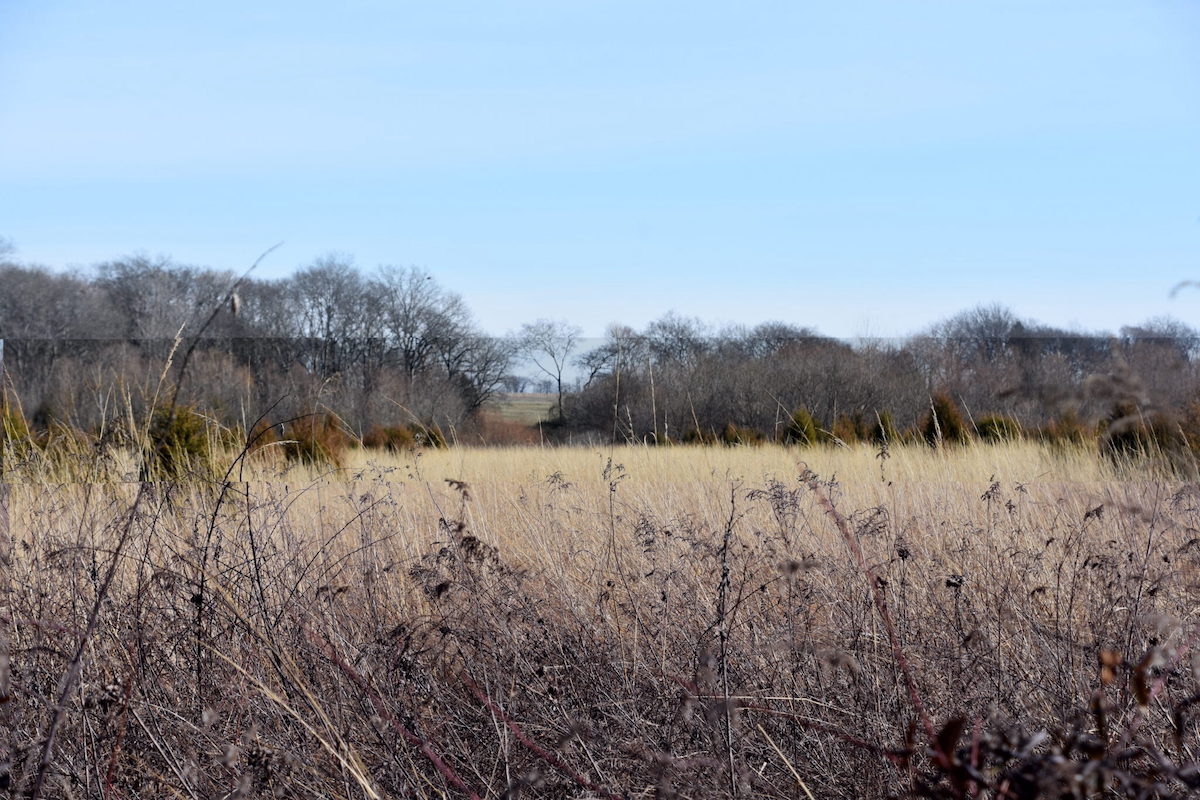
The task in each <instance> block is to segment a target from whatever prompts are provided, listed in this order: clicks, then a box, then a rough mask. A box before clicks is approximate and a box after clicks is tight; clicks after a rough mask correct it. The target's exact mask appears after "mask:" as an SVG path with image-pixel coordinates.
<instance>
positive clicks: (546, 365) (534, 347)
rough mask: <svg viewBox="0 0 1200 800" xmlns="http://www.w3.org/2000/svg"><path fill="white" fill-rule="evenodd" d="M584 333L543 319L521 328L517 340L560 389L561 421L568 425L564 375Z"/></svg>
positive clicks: (577, 328) (521, 349)
mask: <svg viewBox="0 0 1200 800" xmlns="http://www.w3.org/2000/svg"><path fill="white" fill-rule="evenodd" d="M582 335H583V330H582V329H581V328H580V327H579V326H578V325H572V324H571V323H569V322H565V321H557V320H550V319H539V320H538V321H537V322H530V323H526V324H525V325H522V326H521V332H520V334H519V335H518V337H517V341H518V343H519V344H518V347H519V349H520V351H521V353H522V354H523V355H524V356H525V357H526V358H528V359H529V360H530V361H532V362H533V364H534V366H536V367H537V368H538V369H539V370H541V371H542V372H543V373H545V374H546V375H547V376H548V377H549V378H550V379H551V380H553V381H554V384H555V386H556V387H557V388H558V421H559V422H564V421H566V418H567V414H566V409H565V408H564V407H563V372H565V371H566V368H567V364H568V363H569V361H568V360H569V359H570V357H571V353H572V352H573V351H574V350H575V346H576V345H577V344H578V343H579V337H580V336H582Z"/></svg>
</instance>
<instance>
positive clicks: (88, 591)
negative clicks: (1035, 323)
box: [0, 443, 1200, 798]
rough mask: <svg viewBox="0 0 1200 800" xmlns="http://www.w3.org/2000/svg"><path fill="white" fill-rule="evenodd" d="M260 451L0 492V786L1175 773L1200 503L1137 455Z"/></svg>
mask: <svg viewBox="0 0 1200 800" xmlns="http://www.w3.org/2000/svg"><path fill="white" fill-rule="evenodd" d="M278 450H279V448H272V447H267V448H266V449H265V450H263V451H262V452H260V453H258V454H255V455H253V456H251V457H249V458H246V459H243V460H241V461H238V462H236V463H235V462H234V461H233V459H234V458H235V455H236V454H233V453H229V454H227V455H226V456H224V457H223V459H224V460H222V459H217V460H218V462H219V463H218V465H217V466H218V467H219V468H218V469H216V470H214V472H213V474H214V475H216V476H217V477H216V478H214V479H207V480H199V479H196V480H184V481H179V482H174V483H166V482H160V483H147V484H141V483H138V482H137V481H136V480H134V478H136V474H137V471H136V465H135V463H134V459H133V457H132V455H131V454H117V455H113V456H111V457H110V460H109V462H108V463H106V464H105V465H104V466H103V469H101V468H100V467H97V466H95V465H93V466H92V467H91V469H92V472H91V474H93V475H96V476H101V475H102V476H104V480H101V481H96V482H87V481H80V480H77V479H76V478H77V477H78V476H79V475H86V474H89V473H88V469H87V468H85V467H83V466H80V465H75V466H73V467H69V468H68V467H66V466H63V465H58V466H55V465H49V464H47V465H44V470H43V471H42V472H41V473H40V474H39V473H37V472H36V471H33V470H28V471H26V472H24V473H21V475H22V478H21V480H20V481H17V482H13V483H10V484H8V485H6V486H5V491H6V494H7V497H6V500H7V532H8V536H9V541H10V542H11V549H10V550H9V552H8V556H7V561H6V565H5V570H6V571H5V578H6V582H5V585H4V595H3V598H2V600H0V605H2V609H0V621H2V622H3V625H4V629H5V632H6V637H7V638H6V648H7V657H8V665H9V666H8V669H7V672H6V673H5V674H4V675H3V676H2V680H3V681H4V684H5V685H4V686H0V695H5V696H9V697H11V698H12V701H11V702H8V703H5V704H3V705H0V715H3V716H2V717H0V729H7V731H8V733H7V734H6V736H7V743H6V747H7V748H8V749H7V750H6V751H5V752H6V755H5V756H4V759H0V761H3V763H5V764H6V765H7V766H6V767H5V769H7V770H8V772H7V775H8V778H7V780H8V781H9V783H8V785H9V786H12V787H17V788H19V789H20V791H24V792H28V791H29V790H30V788H31V787H32V786H33V785H35V784H37V785H41V786H43V787H48V788H43V789H41V791H42V793H43V796H68V794H73V795H74V796H89V797H109V796H114V797H115V796H129V797H133V796H138V797H142V796H181V797H215V796H224V797H233V796H238V797H251V796H270V795H274V796H289V797H301V796H303V797H315V796H321V797H443V796H464V797H467V796H479V797H502V796H503V797H513V796H517V795H518V794H522V795H529V796H554V797H560V796H606V797H650V796H662V797H666V796H680V797H700V796H714V795H744V796H769V797H776V796H778V797H807V796H814V797H846V798H850V797H883V796H888V795H896V796H900V795H903V794H905V793H915V794H916V795H917V796H938V797H943V796H964V797H965V796H970V795H969V794H967V793H965V792H966V790H965V789H964V788H962V787H963V786H965V783H963V781H966V780H967V778H966V777H963V776H964V775H968V774H969V776H970V781H971V782H972V785H973V786H974V789H973V790H972V791H973V792H974V793H975V795H977V796H989V797H1004V796H1012V797H1016V796H1036V795H1023V794H1019V793H1017V792H1016V788H1014V787H1017V786H1018V785H1020V780H1019V778H1020V775H1022V774H1024V772H1022V770H1024V771H1026V772H1027V771H1030V770H1032V771H1033V772H1034V773H1036V774H1038V775H1041V771H1045V772H1046V775H1044V776H1042V777H1041V778H1038V780H1042V779H1043V778H1044V779H1045V780H1046V781H1053V780H1057V779H1058V778H1056V777H1054V776H1059V775H1066V776H1067V778H1064V780H1073V778H1071V777H1070V776H1071V775H1074V774H1075V772H1072V770H1077V771H1078V770H1085V769H1091V770H1093V771H1094V770H1096V769H1099V767H1095V766H1094V765H1095V764H1100V765H1102V766H1103V767H1104V769H1106V770H1109V771H1110V773H1111V775H1110V777H1112V775H1118V773H1120V771H1121V770H1124V772H1123V773H1120V774H1123V775H1125V777H1127V778H1129V780H1143V779H1145V780H1150V779H1151V778H1152V779H1153V780H1161V781H1163V782H1164V785H1167V786H1183V785H1184V783H1182V782H1181V781H1184V780H1185V778H1181V777H1179V775H1176V774H1175V773H1173V772H1171V770H1172V769H1175V767H1176V766H1179V765H1185V764H1186V763H1187V762H1188V761H1189V757H1188V756H1187V753H1189V752H1190V746H1191V741H1192V740H1191V739H1190V737H1191V736H1192V735H1193V734H1194V732H1195V731H1194V726H1193V724H1192V723H1191V722H1189V721H1188V719H1187V718H1186V717H1181V718H1180V719H1181V720H1182V725H1183V727H1182V728H1179V729H1176V728H1174V727H1173V726H1174V723H1173V722H1171V709H1172V708H1174V707H1176V705H1177V704H1178V703H1179V702H1181V701H1184V700H1186V698H1188V697H1190V696H1191V695H1193V694H1194V693H1196V692H1197V689H1198V688H1200V687H1198V685H1197V682H1196V679H1195V677H1194V676H1193V673H1192V670H1191V668H1190V664H1191V662H1190V661H1189V656H1188V655H1187V646H1188V645H1189V644H1190V642H1191V630H1192V626H1193V624H1194V622H1195V618H1196V612H1197V606H1196V602H1195V598H1196V597H1197V596H1198V595H1197V594H1196V590H1197V583H1196V578H1197V565H1198V564H1200V538H1198V537H1200V492H1198V491H1197V490H1196V488H1195V487H1194V485H1191V484H1187V483H1183V482H1180V481H1178V480H1175V479H1173V478H1171V477H1170V476H1168V475H1167V474H1166V473H1164V472H1161V471H1160V470H1159V469H1158V468H1157V467H1155V466H1153V465H1152V464H1150V463H1149V462H1145V463H1138V462H1125V463H1121V464H1115V463H1113V462H1112V461H1111V460H1110V459H1106V458H1102V457H1100V456H1098V455H1096V454H1095V453H1094V452H1092V451H1090V450H1088V449H1085V448H1062V447H1048V446H1041V445H1036V444H1032V443H1012V444H1006V445H994V446H990V445H982V444H977V445H968V446H962V447H947V448H943V449H934V448H929V447H924V446H908V447H897V448H893V449H890V450H880V449H877V448H872V447H867V446H861V447H851V448H833V447H821V448H787V447H780V446H763V447H661V448H653V447H612V448H607V447H601V448H550V447H546V448H538V447H528V448H513V449H501V448H489V449H473V448H464V447H451V448H446V449H423V450H408V451H404V452H401V453H387V452H383V451H368V450H362V449H358V450H352V451H351V452H350V454H349V455H348V456H347V459H346V460H345V462H344V463H343V465H342V466H340V467H333V466H330V465H328V464H295V463H289V462H287V461H286V460H285V459H283V458H282V456H281V455H280V453H279V452H278ZM230 464H233V468H232V469H230V470H229V471H228V473H226V469H224V468H225V467H228V466H229V465H230ZM226 474H228V479H225V478H224V477H223V476H225V475H226ZM122 477H124V478H128V479H129V480H119V478H122ZM73 671H77V673H76V676H75V677H73V678H72V677H69V676H71V675H72V672H73ZM1156 682H1157V683H1156ZM1158 684H1161V685H1158ZM1155 686H1157V688H1154V687H1155ZM1152 692H1153V698H1151V693H1152ZM1100 712H1103V713H1102V714H1101V713H1100ZM1176 730H1177V732H1178V735H1177V736H1176V734H1175V733H1172V731H1176ZM955 731H957V733H955ZM927 733H929V734H930V736H929V738H926V734H927ZM933 734H939V735H933ZM1089 737H1090V738H1089ZM1089 742H1090V744H1089ZM1130 743H1136V744H1137V747H1139V748H1141V749H1140V750H1138V752H1137V753H1135V754H1131V752H1130V751H1129V750H1128V747H1129V746H1131V744H1130ZM1118 745H1121V746H1124V747H1125V748H1126V749H1125V750H1119V748H1118ZM1088 748H1091V749H1088ZM1181 748H1188V749H1186V750H1183V749H1181ZM1110 750H1111V751H1112V754H1111V756H1112V759H1113V760H1112V762H1111V764H1110V762H1109V761H1108V760H1107V759H1109V756H1110V752H1109V751H1110ZM1160 756H1161V758H1160ZM1155 759H1157V760H1155ZM1164 759H1165V760H1164ZM1063 764H1066V765H1068V766H1063ZM1089 764H1091V765H1093V766H1091V767H1089V766H1088V765H1089ZM1047 765H1056V766H1053V768H1051V766H1047ZM1071 765H1073V766H1071ZM1181 768H1182V767H1181ZM1089 774H1091V773H1089ZM1106 774H1109V773H1106ZM1146 775H1150V776H1151V777H1150V778H1145V776H1146ZM956 776H957V777H956ZM1047 776H1048V777H1047ZM1091 779H1092V778H1089V780H1091ZM1106 780H1107V778H1106ZM1112 780H1116V778H1115V777H1112ZM39 782H40V783H39ZM1039 785H1040V784H1039ZM1048 785H1049V784H1048ZM938 787H940V788H938ZM956 787H958V788H956ZM960 789H961V791H960ZM943 790H944V791H943ZM1010 790H1011V791H1010ZM937 792H943V793H941V794H938V793H937ZM946 792H949V793H946ZM954 792H958V794H955V793H954Z"/></svg>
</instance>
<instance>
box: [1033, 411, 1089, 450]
mask: <svg viewBox="0 0 1200 800" xmlns="http://www.w3.org/2000/svg"><path fill="white" fill-rule="evenodd" d="M1037 438H1038V439H1039V440H1041V441H1043V442H1046V443H1047V444H1052V445H1059V446H1079V445H1085V444H1088V443H1094V442H1095V440H1096V430H1095V428H1093V427H1092V426H1090V425H1088V424H1087V423H1085V422H1084V421H1083V420H1082V419H1080V417H1079V414H1078V413H1077V412H1076V411H1074V410H1068V411H1065V412H1063V413H1062V414H1060V415H1059V416H1057V417H1055V418H1054V419H1052V420H1050V421H1049V422H1048V423H1046V424H1045V425H1043V426H1042V427H1041V428H1040V429H1039V430H1038V432H1037Z"/></svg>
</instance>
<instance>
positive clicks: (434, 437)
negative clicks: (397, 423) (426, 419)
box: [412, 425, 448, 449]
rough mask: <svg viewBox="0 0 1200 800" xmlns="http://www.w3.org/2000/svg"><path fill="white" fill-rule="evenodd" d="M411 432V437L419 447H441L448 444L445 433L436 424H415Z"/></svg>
mask: <svg viewBox="0 0 1200 800" xmlns="http://www.w3.org/2000/svg"><path fill="white" fill-rule="evenodd" d="M412 433H413V439H414V440H415V441H416V443H417V444H418V445H419V446H421V447H433V448H437V449H441V448H444V447H447V446H448V443H447V441H446V434H445V433H443V432H442V429H441V428H439V427H438V426H437V425H416V426H414V427H413V432H412Z"/></svg>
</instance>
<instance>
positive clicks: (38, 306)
mask: <svg viewBox="0 0 1200 800" xmlns="http://www.w3.org/2000/svg"><path fill="white" fill-rule="evenodd" d="M522 333H523V334H524V335H514V336H510V337H496V336H489V335H486V334H485V333H484V332H483V331H482V330H481V329H480V328H479V326H478V324H477V323H476V321H475V320H474V318H473V316H472V314H471V312H470V310H469V309H468V308H467V307H466V305H465V304H464V302H463V300H462V298H461V297H460V296H458V295H456V294H454V293H453V292H450V291H447V290H446V289H444V288H443V287H442V286H440V285H439V284H438V283H437V281H435V280H434V279H433V277H432V276H430V275H429V274H428V273H426V272H423V271H421V270H419V269H414V268H396V267H380V268H378V269H375V270H371V271H363V270H360V269H358V268H356V267H355V266H354V265H353V263H352V261H351V260H350V259H349V258H346V257H339V256H327V257H323V258H320V259H318V260H316V261H315V262H313V263H312V264H310V265H308V266H306V267H304V268H302V269H300V270H299V271H297V272H295V273H294V274H292V275H291V276H289V277H286V278H281V279H277V280H261V279H256V278H254V277H248V278H243V279H239V277H238V276H237V275H236V274H235V273H233V272H229V271H221V270H213V269H208V268H201V267H192V266H186V265H181V264H177V263H174V262H172V261H170V260H168V259H150V258H146V257H141V256H138V257H131V258H124V259H119V260H115V261H110V262H106V263H103V264H100V265H98V266H96V267H95V268H93V269H91V270H88V271H86V272H83V271H76V272H69V273H58V272H52V271H50V270H47V269H43V268H39V267H36V266H31V265H25V264H21V263H18V262H16V261H15V260H13V259H12V258H11V257H9V258H7V259H6V258H4V257H3V256H2V255H0V339H2V340H3V361H2V364H3V370H4V371H3V378H4V384H5V396H6V397H7V398H9V405H10V407H11V406H19V408H20V410H21V413H22V416H23V418H24V419H25V420H26V421H27V422H28V423H29V424H30V425H31V427H33V428H35V429H47V428H49V427H51V426H54V425H62V426H66V427H69V428H71V429H73V430H77V431H84V432H96V431H99V430H103V429H105V428H106V427H109V428H111V427H112V426H113V424H114V422H115V421H119V420H121V419H122V418H128V417H139V416H140V415H144V414H146V413H148V412H149V411H151V410H152V408H153V407H154V406H155V405H156V404H157V403H161V402H162V400H163V398H164V397H165V396H169V395H170V394H173V393H174V390H175V387H176V385H177V384H178V388H179V395H178V396H179V401H180V403H181V404H182V405H185V406H187V407H189V408H191V409H195V410H197V411H199V412H201V413H202V414H203V415H205V416H207V417H209V418H210V419H212V420H215V421H216V422H219V423H220V424H221V425H224V426H226V427H228V428H231V429H234V428H238V426H241V429H242V430H244V429H245V428H246V427H248V426H249V425H250V424H251V423H253V421H254V420H256V419H258V418H259V417H260V416H262V415H267V417H268V418H269V421H271V422H279V421H282V420H286V419H292V418H297V417H303V416H304V415H308V414H313V413H318V414H322V415H329V416H331V417H333V418H335V419H336V420H337V421H338V425H340V426H342V427H344V428H345V429H346V430H347V432H348V433H350V434H353V435H354V436H356V437H358V438H360V439H369V440H373V441H404V440H405V437H406V436H407V434H406V433H404V431H405V430H407V431H408V432H410V433H411V432H412V431H421V430H424V431H452V430H460V429H468V428H471V426H474V429H475V430H476V431H479V430H490V431H491V433H492V434H495V435H497V436H499V437H500V438H503V436H504V435H510V434H512V431H511V429H509V430H508V433H507V434H505V433H504V432H503V430H501V429H499V428H497V427H496V426H492V427H491V428H490V429H489V428H488V427H487V426H486V425H482V426H481V424H480V423H481V420H484V419H486V411H487V409H488V407H489V401H491V400H493V399H494V398H495V397H496V396H497V395H498V394H500V393H501V392H503V391H505V390H513V389H515V388H517V387H519V386H521V385H523V384H524V383H525V381H524V380H523V378H522V377H521V376H517V375H514V374H513V373H514V370H515V369H526V370H532V369H534V367H533V366H530V365H532V364H536V365H537V366H538V367H540V368H541V369H542V370H543V374H542V375H541V377H549V378H550V379H551V383H552V384H554V385H556V386H557V388H558V389H559V392H558V397H559V402H558V404H557V409H556V411H555V413H554V415H553V418H552V419H551V420H550V421H549V424H548V425H546V426H544V427H543V432H542V434H543V435H546V436H550V437H553V438H558V439H560V440H570V439H576V440H579V439H587V440H590V441H597V440H602V441H608V440H613V439H615V440H617V441H640V442H657V443H665V442H694V441H705V442H711V441H725V442H750V441H761V440H775V441H800V442H804V441H844V442H849V441H853V440H856V439H879V438H887V437H889V436H890V437H891V438H903V437H905V436H908V437H911V438H918V437H920V438H926V439H928V438H930V437H933V438H935V439H937V440H939V441H942V440H945V439H948V438H950V439H952V438H955V437H960V438H961V436H972V435H982V436H985V437H992V438H995V437H997V436H1002V435H1003V436H1008V435H1015V434H1014V431H1020V432H1022V433H1023V434H1024V435H1029V434H1036V435H1040V436H1047V437H1053V436H1057V437H1060V438H1061V437H1068V438H1069V437H1076V438H1079V437H1086V436H1095V435H1097V434H1099V435H1106V436H1112V435H1115V433H1114V432H1119V431H1120V430H1122V429H1123V428H1128V427H1138V428H1139V430H1144V431H1146V432H1150V433H1152V435H1153V436H1157V437H1159V438H1160V439H1161V438H1163V437H1167V438H1169V437H1171V436H1177V435H1183V436H1185V437H1186V436H1187V435H1188V434H1187V431H1190V430H1193V429H1195V428H1198V427H1200V424H1198V423H1197V422H1196V420H1195V418H1196V417H1197V416H1198V414H1197V408H1196V407H1195V402H1196V399H1197V398H1198V397H1200V372H1198V356H1200V332H1197V331H1196V330H1194V329H1192V328H1190V327H1188V326H1186V325H1183V324H1181V323H1178V322H1174V321H1171V320H1165V319H1160V320H1155V321H1151V322H1149V323H1146V324H1144V325H1141V326H1129V327H1124V328H1121V329H1120V330H1119V331H1118V332H1116V333H1112V332H1097V333H1088V334H1084V333H1079V332H1074V331H1066V330H1061V329H1057V328H1053V327H1049V326H1045V325H1040V324H1037V323H1033V322H1030V321H1027V320H1021V319H1019V318H1017V317H1016V316H1015V315H1014V314H1012V313H1011V312H1010V311H1008V310H1006V309H1004V308H1000V307H980V308H977V309H974V310H971V311H967V312H963V313H961V314H959V315H957V316H954V317H952V318H950V319H947V320H945V321H943V322H940V323H937V324H935V325H933V326H931V327H930V328H928V329H927V330H924V331H922V332H920V333H917V334H915V335H912V336H909V337H907V338H905V339H902V340H864V341H856V342H846V341H842V340H838V339H834V338H831V337H827V336H822V335H820V334H819V333H818V332H817V331H814V330H812V329H809V328H805V327H800V326H796V325H792V324H787V323H780V322H773V323H766V324H763V325H759V326H757V327H753V328H747V327H727V328H722V329H714V328H712V327H710V326H708V325H706V324H705V323H703V322H701V321H699V320H695V319H689V318H684V317H680V316H677V315H675V314H668V315H666V316H664V317H662V318H660V319H659V320H656V321H655V322H653V323H651V324H649V325H647V326H646V327H645V328H642V329H640V330H638V329H633V328H628V327H623V326H613V327H612V328H610V330H609V331H608V334H607V336H606V337H605V339H604V341H603V342H602V343H601V344H600V345H599V346H598V347H593V348H590V349H587V348H582V347H580V346H579V334H580V332H579V331H578V329H576V328H574V327H572V326H570V325H567V324H565V323H551V322H548V321H546V320H539V321H538V322H537V323H534V324H531V325H526V326H524V328H523V329H522ZM185 354H186V358H185V357H184V356H185ZM185 361H186V363H187V369H186V373H181V368H182V365H183V364H184V362H185ZM168 363H169V364H170V365H171V366H170V368H169V369H167V371H166V372H165V373H164V365H165V364H168ZM525 377H528V376H525ZM168 388H169V390H170V391H169V392H167V391H166V389H168ZM938 408H941V409H942V411H941V413H940V414H939V412H938V411H937V409H938ZM952 417H953V418H952ZM957 418H961V420H962V422H961V426H959V425H958V423H957V422H956V421H955V420H956V419H957ZM1139 426H1140V427H1139ZM498 430H499V431H500V433H497V431H498ZM386 431H393V432H394V433H393V434H392V435H390V438H389V436H388V435H385V434H384V433H383V432H386ZM931 431H932V432H931ZM948 431H949V433H948ZM517 438H519V437H517Z"/></svg>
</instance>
